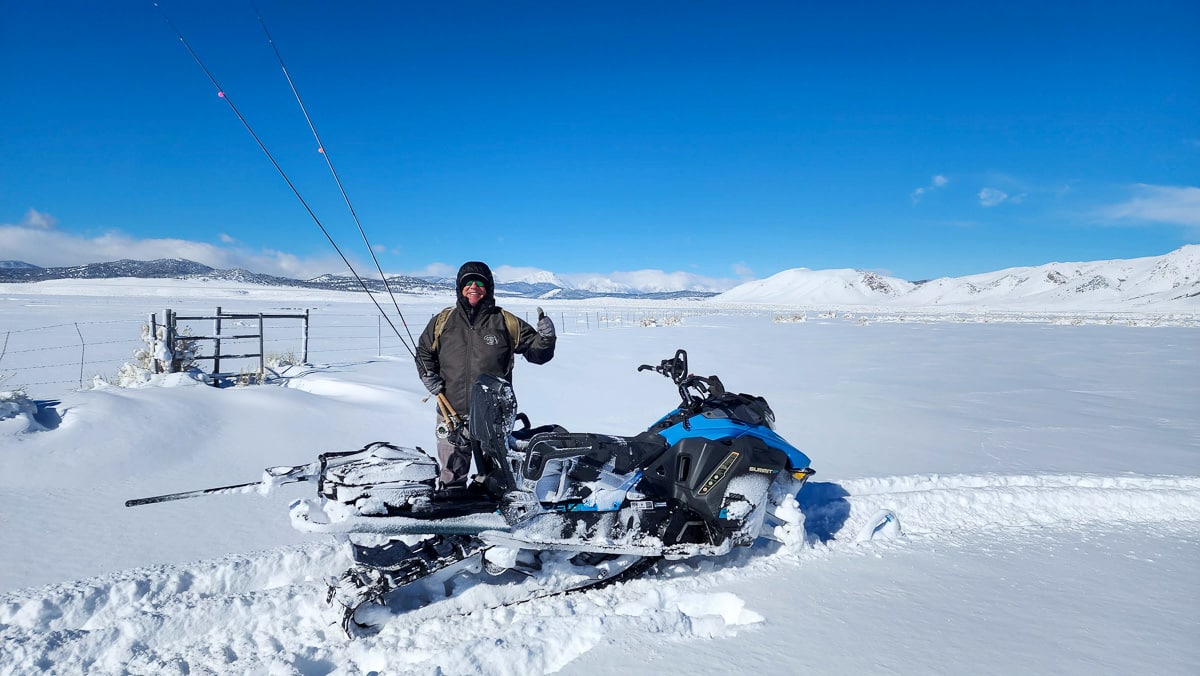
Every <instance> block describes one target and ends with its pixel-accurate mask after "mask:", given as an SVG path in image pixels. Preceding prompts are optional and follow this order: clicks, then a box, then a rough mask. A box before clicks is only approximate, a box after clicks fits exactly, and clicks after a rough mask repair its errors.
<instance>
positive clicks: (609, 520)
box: [125, 350, 813, 636]
mask: <svg viewBox="0 0 1200 676" xmlns="http://www.w3.org/2000/svg"><path fill="white" fill-rule="evenodd" d="M638 370H639V371H645V370H651V371H655V372H657V373H659V374H662V375H664V376H666V377H668V378H670V379H671V381H672V382H673V383H674V384H675V385H676V386H677V388H678V390H679V395H680V398H681V402H680V404H679V406H678V407H676V408H675V409H674V410H672V411H671V412H669V413H667V414H666V415H665V416H663V417H662V418H661V419H660V420H658V421H657V422H655V423H654V424H653V425H651V426H650V427H649V428H648V429H647V430H646V431H644V432H641V433H639V434H637V435H634V436H630V437H622V436H611V435H606V434H595V433H586V432H585V433H572V432H568V431H566V430H565V429H563V428H562V427H559V426H557V425H545V426H541V427H532V426H531V425H530V421H529V418H528V417H527V416H526V415H525V414H524V413H518V411H517V401H516V397H515V395H514V393H513V389H512V387H511V385H509V383H508V382H506V381H505V380H503V379H501V378H497V377H494V376H488V375H484V376H481V377H480V378H479V380H478V381H477V382H476V383H475V385H474V388H473V391H472V395H471V405H470V412H469V414H468V416H467V423H466V425H465V427H459V428H457V429H455V430H452V431H451V433H452V434H463V435H465V436H466V438H467V439H468V440H469V442H470V445H471V448H472V452H473V455H474V463H475V468H476V470H477V472H476V473H475V474H474V476H473V477H472V479H471V481H470V482H469V483H468V485H467V486H466V487H453V488H445V487H441V486H439V485H438V483H437V474H438V466H437V462H436V461H435V460H434V459H433V458H432V457H430V456H429V455H428V454H426V453H425V452H424V451H423V450H421V449H420V448H405V447H399V446H394V445H392V444H388V443H383V442H375V443H372V444H369V445H367V446H366V447H364V448H362V449H360V450H357V451H349V452H333V453H325V454H322V455H320V456H319V457H318V459H317V461H316V462H313V463H308V464H306V465H299V466H295V467H272V468H268V469H267V470H265V472H264V475H263V478H262V480H261V481H259V482H252V483H247V484H239V485H235V486H226V487H221V488H210V489H205V490H200V491H191V492H187V493H175V494H171V495H164V496H158V497H153V498H143V499H139V500H130V501H128V502H126V503H125V504H126V505H127V506H134V505H141V504H149V503H154V502H162V501H165V500H176V499H181V498H189V497H195V496H198V495H205V494H213V493H230V492H243V491H252V490H257V491H258V492H260V493H263V494H266V493H267V492H269V491H270V490H271V489H272V488H273V487H274V486H277V485H280V484H285V483H292V482H299V481H310V482H315V483H316V484H317V497H315V498H307V499H298V500H295V501H294V502H293V503H292V504H291V506H290V511H289V516H290V519H291V523H292V525H293V526H294V527H295V528H297V529H298V530H300V531H303V532H309V533H328V534H332V535H334V536H336V537H338V538H339V539H340V540H342V541H343V542H346V543H347V544H348V545H349V549H350V554H351V556H352V559H353V561H354V564H353V565H352V566H351V568H350V569H349V570H347V571H346V572H345V573H343V574H342V575H341V577H340V578H338V579H337V580H335V581H333V582H332V583H331V585H330V587H329V594H328V598H327V600H328V602H329V603H330V604H331V605H334V606H336V607H337V608H339V609H340V611H341V624H342V627H343V629H344V630H345V631H346V633H347V635H350V636H354V635H357V634H361V633H364V632H369V631H371V630H372V629H373V628H374V627H375V626H376V625H377V624H379V621H378V620H380V619H383V620H386V618H387V617H389V616H390V615H391V614H393V610H394V609H396V608H400V609H401V610H403V609H404V607H403V606H404V604H405V603H408V604H409V607H411V603H412V601H411V600H410V601H407V602H395V603H393V601H395V599H396V597H397V596H401V595H402V594H401V593H400V592H401V590H405V589H408V590H413V591H414V593H416V590H417V589H418V588H419V589H420V599H421V600H418V601H417V603H418V605H419V604H422V603H424V602H425V601H426V600H428V601H432V600H435V599H434V598H432V597H434V596H437V595H438V594H439V593H440V594H441V595H446V594H448V593H449V592H448V591H447V590H450V589H451V588H452V587H453V585H452V584H451V582H452V581H453V580H454V579H456V578H459V577H461V576H478V577H484V576H492V577H495V578H496V580H497V581H500V582H504V581H509V580H520V579H524V578H534V579H539V578H541V582H543V583H544V584H540V585H539V586H537V587H535V589H536V590H537V591H536V592H533V593H531V594H530V595H531V596H545V595H549V594H561V593H566V592H569V591H576V590H580V589H585V588H590V587H595V586H599V585H605V584H611V583H613V582H617V581H621V580H625V579H630V578H632V577H635V576H637V575H639V574H641V573H643V572H645V571H646V570H648V569H649V568H651V567H652V566H653V565H654V564H655V563H657V562H658V561H659V560H661V559H681V558H688V557H693V556H719V555H723V554H726V553H728V552H729V551H731V550H732V549H733V548H734V547H743V546H748V545H750V544H752V543H753V542H754V541H755V540H756V539H757V538H758V537H760V536H766V537H773V538H776V539H781V536H780V534H781V533H784V534H786V533H791V537H795V533H797V532H799V533H801V534H802V533H803V525H802V516H801V514H800V512H799V510H798V509H797V507H796V502H795V499H794V496H795V494H796V493H797V491H798V490H799V489H800V487H801V486H802V485H803V483H804V481H805V480H806V479H807V478H808V477H809V476H810V475H811V474H813V470H812V469H811V468H810V467H809V464H810V463H809V458H808V457H807V456H806V455H805V454H804V453H802V452H801V451H799V450H798V449H796V448H795V447H794V446H792V445H791V444H790V443H788V442H787V441H786V440H784V439H783V438H782V437H780V436H779V435H778V434H777V433H776V432H775V429H774V428H775V416H774V413H773V412H772V410H771V408H770V406H769V405H768V404H767V402H766V400H765V399H763V398H762V397H758V396H754V395H750V394H735V393H731V392H728V391H726V390H725V387H724V385H723V384H722V382H721V380H720V379H719V378H718V377H717V376H715V375H713V376H707V377H703V376H697V375H693V374H691V373H689V371H688V362H687V353H686V352H685V351H684V350H677V351H676V353H675V355H674V356H673V357H671V358H669V359H664V360H663V361H662V362H661V363H660V364H659V365H658V366H650V365H642V366H640V367H638ZM518 422H520V423H521V425H520V426H519V427H518V425H517V423H518ZM789 529H790V530H789ZM550 571H552V572H553V573H554V574H550ZM564 571H566V572H567V573H569V574H567V575H563V574H562V573H563V572H564ZM551 578H552V579H551ZM526 598H528V596H527V597H526ZM389 604H391V608H392V609H393V610H389Z"/></svg>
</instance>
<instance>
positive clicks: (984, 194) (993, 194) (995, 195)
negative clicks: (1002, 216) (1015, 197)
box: [979, 188, 1008, 207]
mask: <svg viewBox="0 0 1200 676" xmlns="http://www.w3.org/2000/svg"><path fill="white" fill-rule="evenodd" d="M1006 199H1008V193H1005V192H1004V191H1002V190H997V189H995V188H984V189H983V190H980V191H979V203H980V204H981V205H983V206H985V207H994V206H996V205H997V204H1000V203H1001V202H1003V201H1004V200H1006Z"/></svg>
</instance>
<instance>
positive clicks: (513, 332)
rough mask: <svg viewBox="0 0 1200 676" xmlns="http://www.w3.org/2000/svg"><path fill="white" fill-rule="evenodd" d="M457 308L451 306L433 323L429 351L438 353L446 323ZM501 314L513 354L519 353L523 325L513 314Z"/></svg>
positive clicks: (502, 309) (440, 313)
mask: <svg viewBox="0 0 1200 676" xmlns="http://www.w3.org/2000/svg"><path fill="white" fill-rule="evenodd" d="M455 308H456V306H453V305H452V306H450V307H448V308H446V309H445V310H442V311H441V312H439V313H438V316H437V319H436V320H435V321H434V322H433V342H432V343H431V344H430V346H429V349H430V350H432V351H434V352H436V351H437V349H438V341H439V340H440V339H441V337H442V331H443V330H444V329H445V328H446V322H447V321H448V320H449V319H450V313H451V312H454V310H455ZM500 314H501V315H502V316H503V317H504V326H505V328H507V329H508V337H509V340H510V341H511V345H512V349H513V354H516V352H517V345H519V344H520V342H521V323H520V321H519V320H518V319H517V316H516V315H514V314H513V313H511V312H509V311H508V310H505V309H504V308H500Z"/></svg>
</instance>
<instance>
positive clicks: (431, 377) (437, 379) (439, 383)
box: [421, 373, 446, 397]
mask: <svg viewBox="0 0 1200 676" xmlns="http://www.w3.org/2000/svg"><path fill="white" fill-rule="evenodd" d="M421 382H422V383H424V384H425V389H427V390H429V394H432V395H433V396H435V397H436V396H437V395H439V394H441V393H442V392H443V391H445V389H446V381H444V380H442V377H441V376H439V375H438V374H436V373H427V374H425V375H423V376H421Z"/></svg>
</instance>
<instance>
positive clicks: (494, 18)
mask: <svg viewBox="0 0 1200 676" xmlns="http://www.w3.org/2000/svg"><path fill="white" fill-rule="evenodd" d="M257 4H258V8H259V10H261V13H262V16H263V18H264V20H265V21H266V24H267V26H268V28H269V29H270V31H271V34H272V35H273V37H274V39H275V44H276V46H277V47H278V48H279V50H280V52H281V54H282V56H283V58H284V60H285V62H286V65H287V67H288V71H289V72H290V73H291V75H292V77H293V78H294V80H295V81H296V84H297V87H298V88H299V91H300V94H301V96H302V97H303V98H304V101H305V103H306V105H307V106H308V109H309V113H310V114H311V116H312V118H313V121H314V123H315V124H316V127H317V130H318V132H320V134H321V137H322V139H323V140H324V142H325V146H326V148H327V150H328V152H329V156H330V157H331V158H332V160H333V162H334V164H335V167H336V168H337V169H338V173H339V175H340V177H341V179H342V182H343V184H344V185H345V187H346V190H347V192H348V194H349V196H350V198H351V200H352V203H353V204H354V207H355V210H356V211H357V213H358V215H359V218H360V219H361V221H362V223H363V226H364V227H365V229H366V232H367V235H368V237H369V238H370V241H371V243H372V244H373V245H375V247H376V249H377V253H378V256H379V260H380V262H381V264H382V265H383V267H384V269H385V270H386V271H388V272H410V273H413V272H417V273H419V272H425V271H431V272H445V271H446V270H452V269H454V268H457V266H458V264H459V263H461V262H462V261H463V260H468V259H482V260H486V261H489V262H490V263H492V264H493V265H494V266H500V265H507V266H516V267H529V268H538V269H544V270H551V271H555V272H559V273H599V274H608V273H611V272H614V271H633V270H646V269H650V270H663V271H666V272H683V273H690V274H694V275H700V276H703V277H707V278H714V279H723V280H740V279H748V278H763V277H766V276H769V275H771V274H773V273H776V272H779V271H781V270H784V269H788V268H795V267H808V268H812V269H826V268H845V267H852V268H862V269H870V270H876V271H881V272H885V273H887V274H892V275H895V276H898V277H903V278H906V279H910V280H917V279H926V278H933V277H940V276H959V275H965V274H972V273H979V272H988V271H992V270H997V269H1001V268H1006V267H1012V266H1023V265H1038V264H1042V263H1048V262H1052V261H1088V260H1098V259H1109V258H1133V257H1139V256H1150V255H1159V254H1163V253H1166V252H1168V251H1171V250H1173V249H1175V248H1178V247H1179V246H1181V245H1183V244H1188V243H1196V242H1200V41H1197V40H1196V39H1195V36H1196V35H1197V34H1200V4H1197V3H1196V2H1194V0H1191V1H1182V2H1153V1H1152V2H1141V3H1136V4H1131V3H1119V4H1118V3H1104V2H1088V3H1073V2H1050V3H1047V2H1037V3H1025V2H1009V3H1000V4H995V3H992V4H986V5H983V4H977V3H918V4H913V3H895V2H881V3H804V2H798V1H797V2H779V3H775V2H756V3H745V2H705V1H695V0H693V1H689V2H653V3H647V2H603V3H594V2H593V3H578V2H484V1H480V2H455V1H447V2H437V3H432V2H428V3H417V2H365V1H364V2H348V3H333V2H316V1H305V2H299V1H298V2H286V3H285V2H278V1H275V0H260V2H258V3H257ZM161 5H162V8H163V9H164V10H165V11H166V12H167V14H168V15H169V16H170V19H171V21H172V22H173V23H174V24H175V25H176V26H177V27H178V28H179V30H180V31H181V32H182V33H183V35H184V37H185V38H186V39H187V41H188V42H189V43H190V44H191V46H192V47H193V48H194V49H195V50H196V52H197V53H198V54H199V56H200V58H201V59H202V60H203V61H204V63H205V65H206V66H207V67H208V68H209V70H210V71H211V72H212V73H213V75H214V76H215V77H216V79H217V80H218V81H219V82H220V84H221V86H222V88H223V89H224V90H225V91H226V93H227V94H228V96H229V97H230V100H232V101H233V102H234V103H235V104H236V105H237V107H238V109H239V110H240V111H241V112H242V113H243V114H244V115H245V116H246V118H247V120H248V121H249V123H250V124H251V126H252V127H253V128H254V129H255V131H256V132H258V134H259V135H260V137H261V138H262V140H263V142H264V143H265V144H266V145H267V147H268V148H269V149H270V150H271V152H272V154H273V155H274V156H275V158H276V160H277V161H278V162H279V163H280V165H281V166H282V167H283V169H284V171H285V172H287V174H288V176H289V178H290V179H291V180H292V181H293V183H294V184H295V185H296V186H297V187H298V188H299V190H300V192H301V194H302V195H303V196H304V197H305V199H306V200H307V201H308V202H309V204H310V205H311V206H312V207H313V209H314V211H315V212H316V213H317V215H318V216H319V217H320V218H321V221H322V223H324V225H325V226H326V228H328V229H329V231H330V232H331V234H332V235H333V237H334V239H335V240H336V241H337V242H338V244H339V245H340V246H342V247H343V249H344V250H346V251H347V253H349V254H350V255H351V256H352V257H353V259H354V261H355V263H356V265H359V266H365V267H364V268H360V269H365V270H371V271H373V265H372V264H371V263H370V258H369V256H368V254H367V251H366V247H365V245H364V244H363V242H362V238H361V237H360V236H359V234H358V231H357V229H356V227H355V226H354V223H353V220H352V219H351V218H350V216H349V213H348V210H347V209H346V206H345V204H344V202H343V201H342V198H341V195H340V193H339V192H338V190H337V187H336V185H335V183H334V182H333V180H332V178H331V177H330V175H329V171H328V168H327V166H326V164H325V162H324V160H323V159H322V158H321V156H320V155H319V154H318V153H316V144H315V142H314V141H313V138H312V135H311V133H310V131H309V129H308V126H307V124H306V123H305V121H304V117H303V115H302V114H301V112H300V110H299V108H298V106H297V104H296V102H295V100H294V98H293V97H292V94H291V91H290V89H289V88H288V85H287V82H286V80H285V79H284V77H283V74H282V71H281V70H280V68H279V64H278V63H277V61H276V60H275V55H274V53H273V52H272V51H271V48H270V46H269V44H268V43H267V40H266V38H265V36H264V34H263V31H262V27H261V26H260V25H259V23H258V19H257V17H256V14H255V11H254V9H253V7H252V6H251V4H250V3H249V2H203V3H201V2H172V1H171V0H162V1H161ZM833 5H837V6H836V7H834V6H833ZM0 69H2V70H0V75H2V81H3V87H2V88H0V92H2V93H0V96H2V98H0V144H2V146H3V152H0V259H19V260H25V261H28V262H30V263H34V264H37V265H43V266H51V265H69V264H78V263H85V262H90V261H93V260H111V259H114V258H120V257H133V258H151V257H159V256H181V257H187V258H193V259H195V260H200V261H201V262H205V263H208V264H210V265H216V266H218V267H229V266H234V265H241V266H245V267H250V268H252V269H256V270H258V271H262V272H275V273H283V274H290V275H293V276H307V275H309V274H317V273H319V272H329V271H332V272H338V271H341V269H342V267H341V262H340V261H339V260H338V259H336V258H335V254H334V253H333V250H332V248H331V247H330V246H329V244H328V242H327V241H326V240H325V238H324V236H323V235H322V234H321V232H320V230H319V229H318V228H317V226H316V225H315V224H314V223H313V221H312V219H311V218H310V217H309V216H308V214H307V213H306V212H305V211H304V209H303V207H302V206H301V205H300V203H299V202H298V201H297V200H296V198H295V196H294V195H292V193H291V192H290V190H289V189H288V188H287V186H286V184H285V183H284V182H283V180H282V179H281V178H280V177H279V175H278V174H277V173H276V171H275V170H274V168H272V166H271V165H270V163H269V162H268V160H267V159H266V157H265V156H264V155H263V153H262V152H261V151H260V150H259V148H258V146H257V145H256V144H255V143H254V141H253V139H251V137H250V136H249V134H248V133H247V132H246V131H245V129H244V128H243V127H242V125H241V123H240V122H239V121H238V120H237V118H236V117H235V116H234V114H233V113H232V112H231V111H230V110H229V108H228V106H227V105H226V104H225V103H224V102H223V101H222V100H221V99H220V98H218V97H217V95H216V90H215V89H214V88H213V86H212V84H211V83H210V82H209V81H208V79H207V78H206V76H205V75H204V73H203V71H202V70H201V69H200V68H199V67H198V66H197V65H196V64H195V63H194V62H193V61H192V59H191V57H190V56H189V55H188V53H187V51H186V50H185V49H184V47H183V46H182V45H181V44H180V42H179V40H178V39H177V38H176V36H175V34H174V33H173V32H172V30H171V28H170V27H169V26H168V24H167V22H166V21H165V20H164V18H163V16H162V14H161V13H160V12H159V10H157V9H156V8H155V7H154V5H153V3H152V2H151V1H149V0H146V1H144V2H141V1H139V2H129V1H126V0H114V1H111V2H50V3H43V2H33V1H32V0H27V1H14V2H8V3H4V5H3V6H0Z"/></svg>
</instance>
